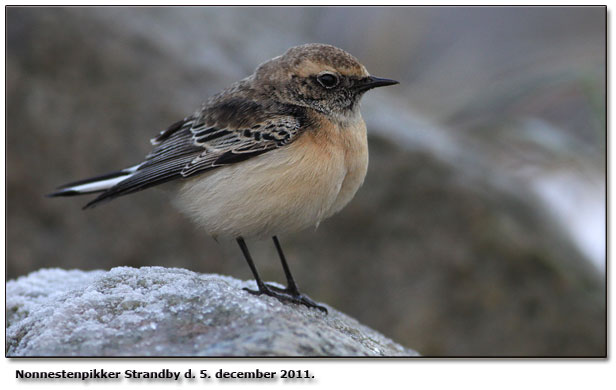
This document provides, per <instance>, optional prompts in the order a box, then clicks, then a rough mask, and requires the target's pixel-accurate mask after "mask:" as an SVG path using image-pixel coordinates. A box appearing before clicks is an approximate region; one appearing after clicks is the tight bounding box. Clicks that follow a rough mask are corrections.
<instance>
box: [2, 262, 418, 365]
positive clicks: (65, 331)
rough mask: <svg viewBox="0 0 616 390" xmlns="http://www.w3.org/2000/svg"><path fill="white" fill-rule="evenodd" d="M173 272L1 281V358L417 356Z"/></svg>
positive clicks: (357, 327)
mask: <svg viewBox="0 0 616 390" xmlns="http://www.w3.org/2000/svg"><path fill="white" fill-rule="evenodd" d="M243 287H251V288H254V282H242V281H239V280H237V279H234V278H231V277H226V276H220V275H212V274H209V275H208V274H198V273H194V272H191V271H187V270H184V269H178V268H163V267H143V268H139V269H137V268H131V267H118V268H113V269H111V270H110V271H108V272H107V271H87V272H86V271H79V270H71V271H66V270H62V269H42V270H39V271H36V272H33V273H31V274H29V275H27V276H25V277H20V278H19V279H17V280H11V281H9V282H8V283H7V286H6V292H7V298H6V305H7V306H6V310H7V316H6V317H7V333H6V334H7V336H6V337H7V342H6V345H7V355H9V356H50V355H53V356H417V352H415V351H413V350H410V349H407V348H404V347H402V346H401V345H399V344H396V343H394V342H393V341H391V340H390V339H388V338H386V337H384V336H383V335H381V334H379V333H377V332H376V331H374V330H372V329H370V328H368V327H366V326H363V325H361V324H359V323H358V322H357V321H356V320H354V319H352V318H350V317H348V316H346V315H344V314H342V313H340V312H338V311H336V310H335V309H333V308H331V307H328V309H329V315H325V314H323V313H321V312H320V311H318V310H314V309H308V308H306V307H303V306H297V305H293V304H283V303H281V302H279V301H278V300H276V299H274V298H270V297H264V296H254V295H252V294H249V293H247V292H245V291H243V290H242V288H243Z"/></svg>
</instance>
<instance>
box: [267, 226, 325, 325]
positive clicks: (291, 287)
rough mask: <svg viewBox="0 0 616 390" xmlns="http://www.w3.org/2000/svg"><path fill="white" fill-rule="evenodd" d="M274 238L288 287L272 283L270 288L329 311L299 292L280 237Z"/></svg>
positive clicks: (308, 304)
mask: <svg viewBox="0 0 616 390" xmlns="http://www.w3.org/2000/svg"><path fill="white" fill-rule="evenodd" d="M272 240H274V245H275V246H276V251H278V256H279V257H280V263H281V264H282V269H283V270H284V275H285V277H286V278H287V288H284V289H282V288H279V287H276V286H272V285H269V284H268V285H267V286H268V287H269V288H270V289H272V290H274V291H277V292H279V293H284V294H288V295H290V296H291V297H293V299H294V300H296V303H301V304H303V305H306V306H308V307H314V308H317V309H319V310H321V311H323V312H325V313H327V309H326V308H325V307H323V306H321V305H317V304H316V302H314V301H313V300H312V299H310V298H308V297H307V296H305V295H303V294H302V293H300V292H299V288H298V287H297V283H295V279H293V275H291V269H289V265H288V264H287V259H286V257H285V255H284V253H283V252H282V247H281V246H280V242H279V241H278V237H276V236H273V237H272Z"/></svg>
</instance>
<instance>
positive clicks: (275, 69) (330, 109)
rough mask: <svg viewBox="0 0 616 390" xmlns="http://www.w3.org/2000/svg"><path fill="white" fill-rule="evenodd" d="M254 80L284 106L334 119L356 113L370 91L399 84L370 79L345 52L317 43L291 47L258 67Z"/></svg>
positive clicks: (361, 67)
mask: <svg viewBox="0 0 616 390" xmlns="http://www.w3.org/2000/svg"><path fill="white" fill-rule="evenodd" d="M254 81H255V82H256V83H257V85H259V87H260V88H261V89H262V90H263V91H265V93H267V94H268V95H269V96H272V97H275V98H277V100H279V101H281V102H283V103H287V104H295V105H299V106H304V107H309V108H312V109H314V110H317V111H319V112H321V113H323V114H326V115H333V116H337V117H339V116H343V117H344V116H349V115H352V114H353V113H355V112H356V108H357V107H358V103H359V100H360V98H361V97H362V95H363V94H364V93H365V92H366V91H368V90H369V89H372V88H376V87H384V86H387V85H393V84H398V82H397V81H395V80H389V79H383V78H379V77H374V76H371V75H370V74H369V73H368V71H367V70H366V68H365V67H364V66H363V65H362V64H361V63H360V62H359V61H357V59H356V58H355V57H353V56H352V55H350V54H349V53H347V52H346V51H344V50H342V49H339V48H337V47H334V46H331V45H324V44H318V43H312V44H306V45H301V46H296V47H292V48H290V49H289V50H287V52H286V53H285V54H283V55H281V56H279V57H276V58H273V59H271V60H269V61H267V62H265V63H263V64H261V65H260V66H259V67H258V68H257V70H256V72H255V75H254Z"/></svg>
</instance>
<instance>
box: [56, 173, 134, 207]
mask: <svg viewBox="0 0 616 390" xmlns="http://www.w3.org/2000/svg"><path fill="white" fill-rule="evenodd" d="M138 168H139V165H135V166H134V167H130V168H126V169H122V170H121V171H117V172H112V173H108V174H106V175H101V176H96V177H91V178H89V179H84V180H79V181H75V182H72V183H68V184H65V185H63V186H60V187H58V188H57V190H56V191H55V192H53V193H51V194H48V195H47V196H49V197H56V196H75V195H85V194H94V193H97V192H105V191H107V190H108V189H110V188H112V187H114V186H115V185H117V184H119V183H121V182H123V181H124V180H126V179H128V178H129V177H131V176H132V175H133V174H134V173H135V171H137V169H138ZM86 207H91V204H88V205H87V206H86Z"/></svg>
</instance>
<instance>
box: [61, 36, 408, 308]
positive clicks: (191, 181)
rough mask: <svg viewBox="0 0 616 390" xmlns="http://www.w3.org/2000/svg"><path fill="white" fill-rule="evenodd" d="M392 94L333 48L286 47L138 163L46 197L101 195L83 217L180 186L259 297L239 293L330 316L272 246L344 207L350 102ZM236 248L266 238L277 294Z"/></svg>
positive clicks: (356, 153)
mask: <svg viewBox="0 0 616 390" xmlns="http://www.w3.org/2000/svg"><path fill="white" fill-rule="evenodd" d="M397 83H398V82H397V81H394V80H389V79H383V78H378V77H374V76H371V75H370V74H369V73H368V72H367V71H366V68H365V67H364V66H363V65H361V64H360V63H359V62H358V61H357V59H355V57H353V56H351V55H350V54H349V53H347V52H345V51H344V50H341V49H339V48H336V47H334V46H330V45H324V44H307V45H301V46H297V47H293V48H291V49H289V50H288V51H287V52H286V53H285V54H283V55H282V56H279V57H276V58H273V59H271V60H269V61H267V62H265V63H263V64H261V65H260V66H259V67H258V68H257V70H256V71H255V73H254V74H252V75H251V76H249V77H247V78H245V79H243V80H241V81H239V82H237V83H235V84H233V85H232V86H231V87H229V88H228V89H225V90H223V91H222V92H220V93H219V94H217V95H215V96H213V97H212V98H211V99H209V100H208V101H207V103H205V104H204V105H203V106H202V107H201V108H200V109H199V110H198V111H197V112H195V113H194V114H193V115H190V116H187V117H186V118H184V119H182V120H180V121H178V122H176V123H174V124H172V125H171V126H170V127H169V128H167V129H166V130H164V131H163V132H161V133H160V134H159V135H158V136H157V137H155V138H153V139H152V140H151V142H152V144H153V145H154V148H153V150H152V151H151V152H150V154H148V155H147V156H146V157H145V160H144V161H143V162H142V163H140V164H138V165H135V166H133V167H131V168H127V169H123V170H121V171H118V172H113V173H110V174H107V175H103V176H98V177H94V178H90V179H86V180H81V181H78V182H74V183H69V184H66V185H64V186H62V187H59V188H58V190H57V191H56V192H54V193H52V194H50V196H72V195H82V194H90V193H97V192H101V194H100V195H99V196H98V197H97V198H95V199H94V200H92V201H91V202H90V203H88V204H87V205H86V206H85V208H90V207H94V206H96V205H99V204H101V203H104V202H107V201H110V200H112V199H115V198H117V197H119V196H122V195H127V194H131V193H133V192H137V191H141V190H143V189H146V188H149V187H152V186H155V185H159V184H162V183H166V182H169V181H174V182H177V183H178V184H179V186H175V190H176V192H177V197H176V201H177V202H176V203H177V205H178V207H179V208H180V209H181V210H182V211H183V212H185V213H186V214H187V215H188V216H190V217H191V218H192V219H194V220H195V221H196V222H197V223H198V224H199V225H201V226H202V227H203V228H205V230H206V231H207V232H208V233H209V234H210V235H212V236H214V237H232V238H234V239H236V240H237V242H238V244H239V246H240V248H241V250H242V252H243V254H244V257H245V258H246V261H247V262H248V265H249V266H250V269H251V271H252V273H253V275H254V278H255V280H256V282H257V286H258V290H257V291H254V290H248V291H250V292H251V293H254V294H266V295H269V296H272V297H275V298H278V299H279V300H282V301H287V302H293V303H297V304H304V305H306V306H308V307H314V308H318V309H320V310H322V311H325V312H327V310H326V309H325V308H324V307H323V306H320V305H317V304H316V303H315V302H313V301H312V300H311V299H310V298H308V297H306V296H305V295H302V294H301V293H300V292H299V289H298V287H297V284H296V283H295V281H294V279H293V277H292V275H291V272H290V270H289V267H288V265H287V262H286V259H285V257H284V254H283V252H282V248H281V246H280V243H279V241H278V238H277V235H279V234H282V233H290V232H294V231H298V230H301V229H304V228H307V227H311V226H318V224H319V223H320V222H321V221H322V220H324V219H325V218H327V217H329V216H331V215H333V214H334V213H336V212H338V211H339V210H340V209H342V208H343V207H344V206H345V205H346V204H347V203H348V202H349V201H350V200H351V199H352V198H353V196H354V195H355V193H356V192H357V190H358V188H359V187H360V186H361V184H362V183H363V181H364V177H365V176H366V170H367V168H368V143H367V137H366V125H365V123H364V121H363V119H362V117H361V114H360V112H359V101H360V99H361V97H362V95H363V94H364V93H365V92H366V91H368V90H369V89H372V88H376V87H382V86H387V85H393V84H397ZM244 237H272V238H273V241H274V244H275V246H276V250H277V251H278V254H279V256H280V261H281V263H282V267H283V270H284V272H285V276H286V279H287V287H286V288H284V289H281V288H278V287H276V286H273V285H270V284H266V283H264V282H263V281H262V280H261V278H260V276H259V273H258V272H257V269H256V267H255V265H254V263H253V261H252V258H251V256H250V253H249V251H248V248H247V247H246V243H245V242H244Z"/></svg>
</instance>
